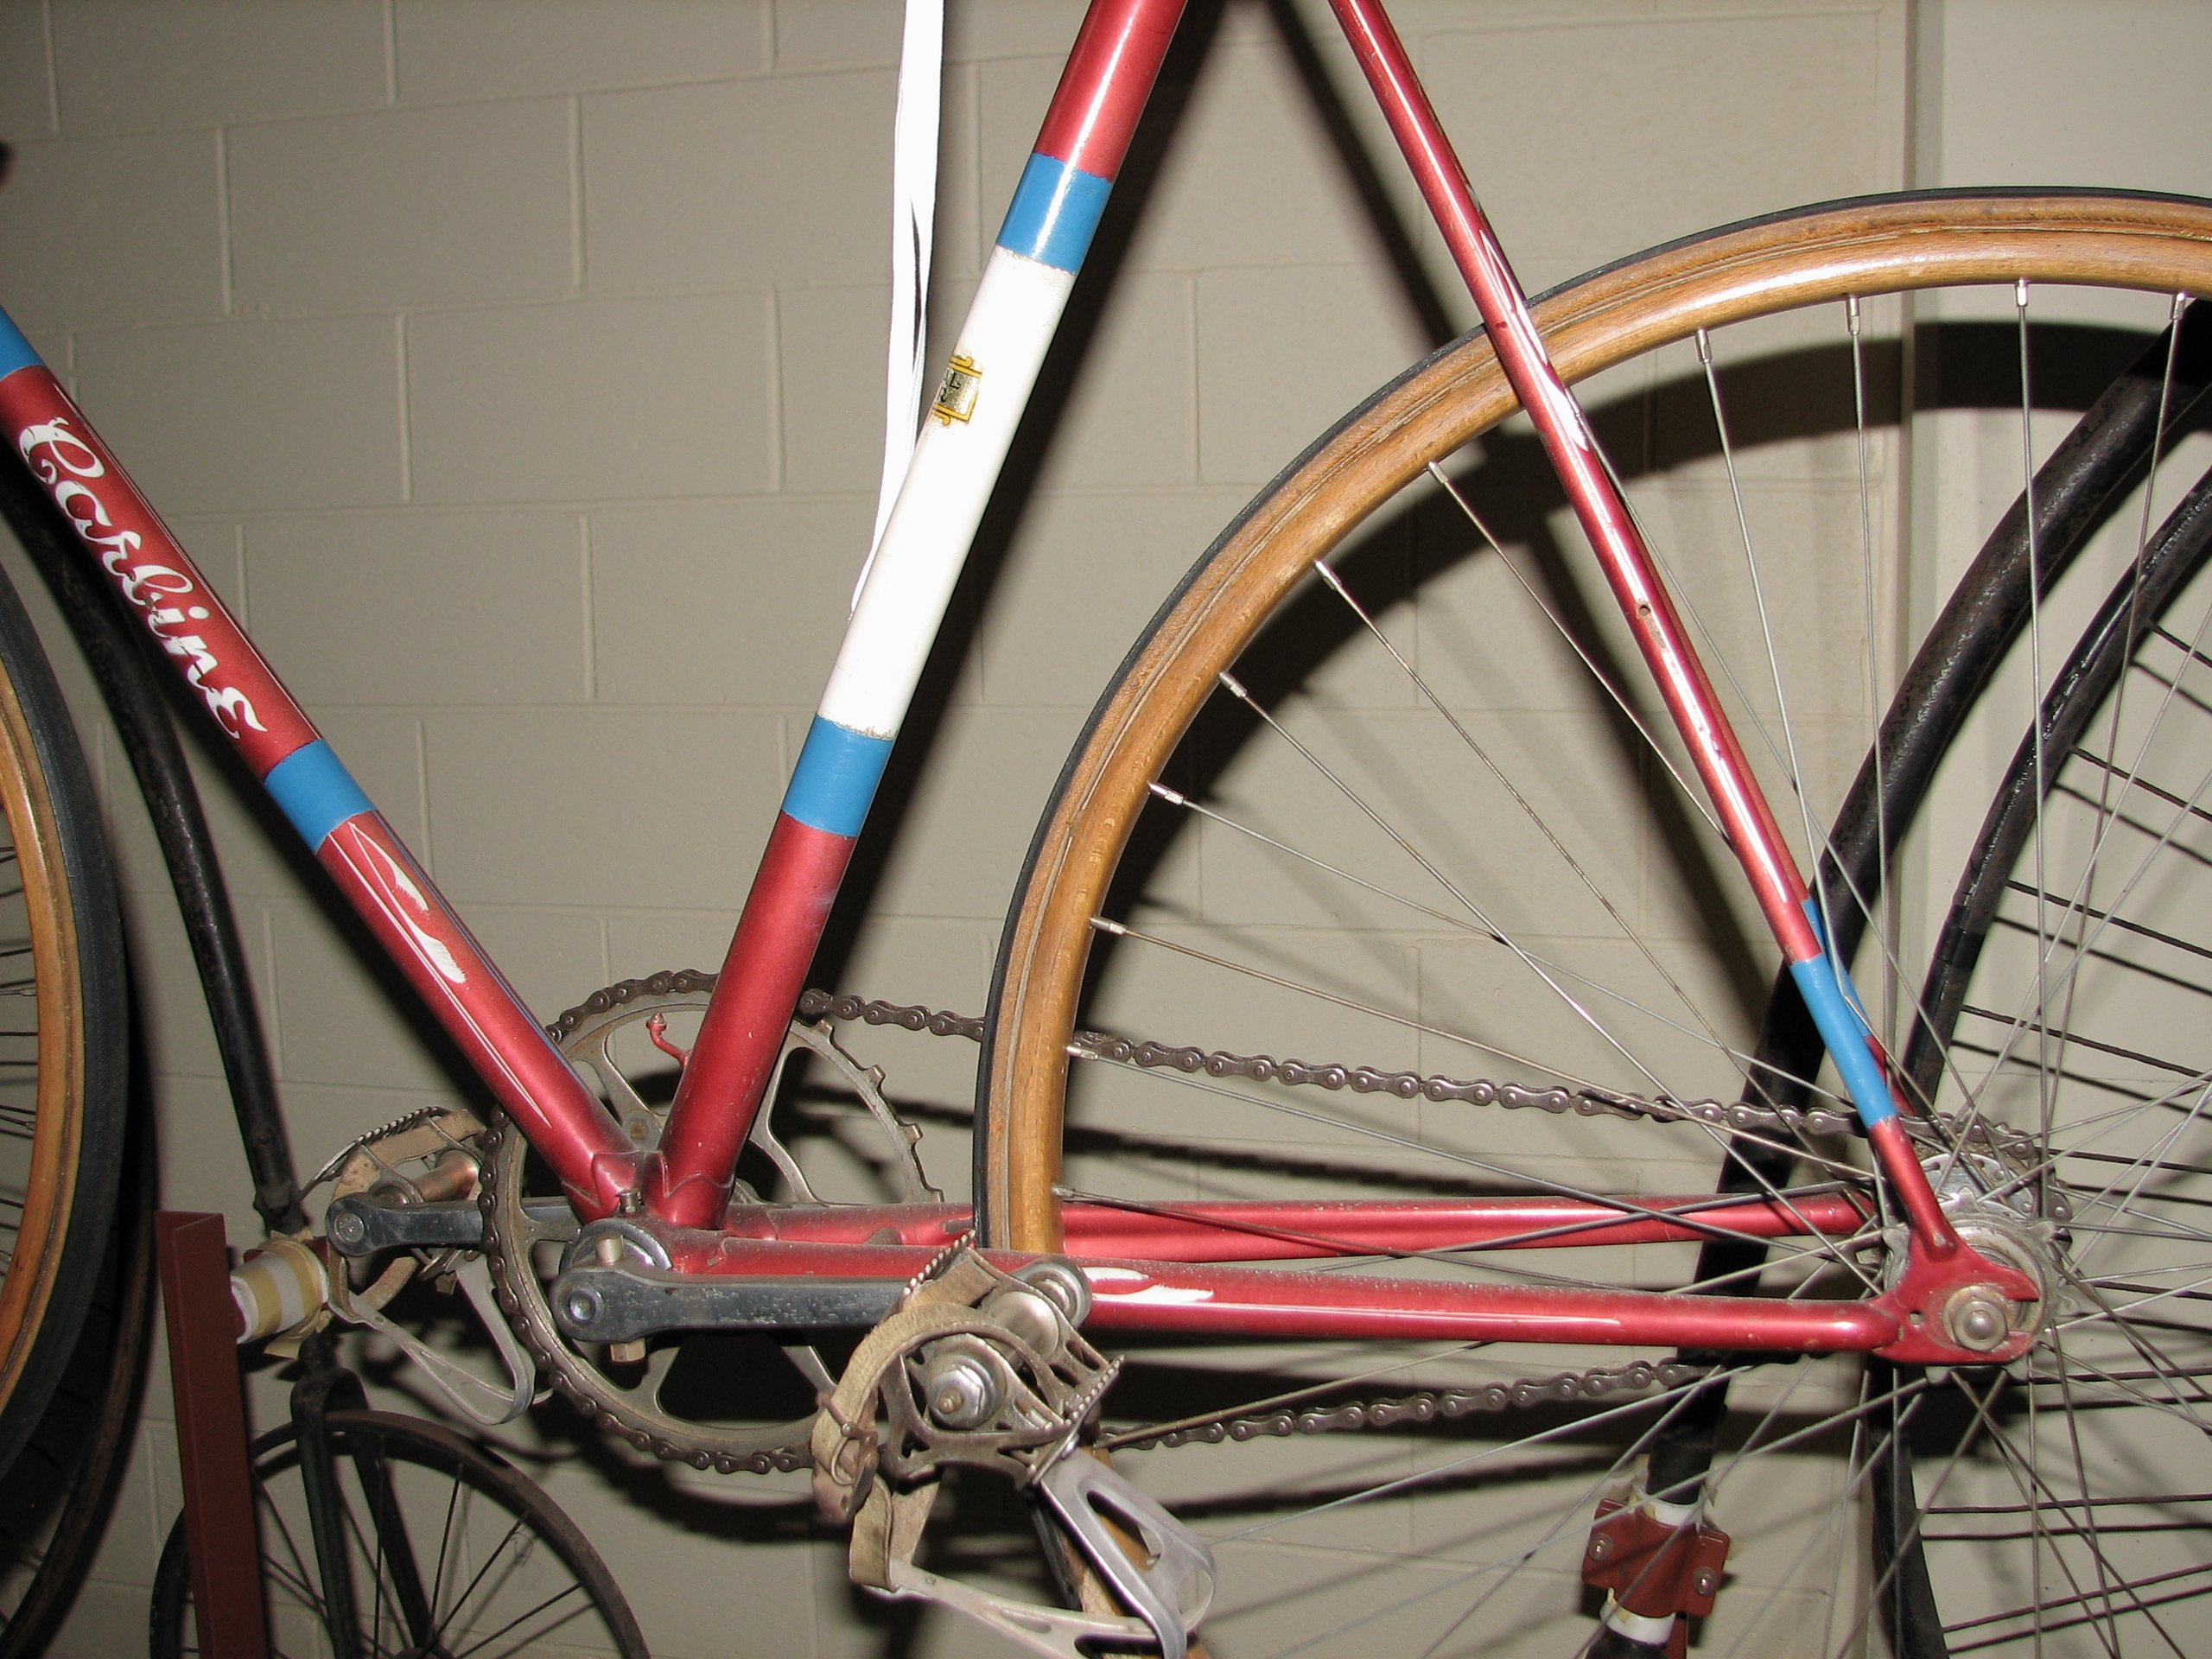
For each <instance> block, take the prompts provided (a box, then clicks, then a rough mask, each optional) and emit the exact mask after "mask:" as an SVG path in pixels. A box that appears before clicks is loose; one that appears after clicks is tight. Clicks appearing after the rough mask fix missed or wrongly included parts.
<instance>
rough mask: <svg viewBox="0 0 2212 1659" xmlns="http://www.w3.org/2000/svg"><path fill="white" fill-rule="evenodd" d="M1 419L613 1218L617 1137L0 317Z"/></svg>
mask: <svg viewBox="0 0 2212 1659" xmlns="http://www.w3.org/2000/svg"><path fill="white" fill-rule="evenodd" d="M0 422H4V430H5V432H6V435H7V441H8V444H9V447H10V448H11V449H13V450H14V451H15V453H16V454H17V456H18V457H20V459H21V460H22V463H23V465H24V466H26V467H29V469H30V472H31V475H32V476H33V477H34V478H35V479H36V480H38V482H39V484H40V486H41V487H42V488H43V489H44V490H45V491H46V493H48V495H50V496H51V497H52V498H53V499H54V505H56V506H57V507H59V508H60V511H61V514H62V516H63V517H64V518H67V520H68V521H69V524H70V526H71V528H72V529H73V530H74V531H76V533H77V537H78V539H79V541H80V542H82V543H83V544H84V546H85V548H86V551H87V552H89V553H90V554H91V555H92V556H93V557H94V558H95V559H97V560H98V561H99V566H100V569H101V570H102V571H103V572H104V573H105V575H106V576H107V578H108V580H109V582H111V584H112V585H113V586H114V587H115V588H116V589H117V591H118V592H119V593H121V594H122V595H123V597H124V599H125V600H127V601H129V602H130V607H131V608H132V610H133V611H134V612H135V613H137V617H138V620H140V621H141V622H142V623H143V624H144V625H145V627H146V631H147V632H149V633H150V634H151V635H152V636H153V637H154V639H155V640H156V643H157V644H159V645H160V646H161V648H162V654H163V655H164V656H165V657H166V658H168V662H169V664H170V665H171V666H172V667H173V668H175V671H177V673H178V675H179V677H181V678H182V679H183V681H184V683H185V685H186V687H187V688H188V690H189V691H190V692H191V694H192V696H194V699H196V700H197V701H198V702H200V704H201V705H203V706H204V707H205V708H206V709H207V713H208V715H209V717H210V718H211V719H212V720H213V721H214V724H215V726H216V728H217V729H218V730H219V731H220V732H221V733H222V734H223V735H224V737H225V738H226V739H228V740H229V741H230V744H231V746H232V747H233V748H235V749H236V750H237V751H238V754H239V757H240V758H241V759H242V760H245V763H246V765H247V766H250V767H251V768H252V771H253V775H254V776H255V777H256V778H257V779H260V780H261V783H262V785H263V787H264V788H265V789H267V790H268V791H269V793H270V797H271V798H273V799H274V800H275V801H276V803H277V805H278V806H279V807H280V808H282V809H283V813H284V816H285V817H287V818H288V819H289V820H290V822H291V823H292V825H293V827H294V828H295V829H297V830H298V831H299V832H300V836H301V838H302V840H304V841H305V842H307V845H308V849H309V850H310V851H311V852H312V853H313V854H314V855H315V861H316V862H317V863H319V864H321V866H322V868H324V869H325V870H327V872H329V874H330V876H331V879H332V880H334V881H335V882H336V883H337V884H338V889H339V891H340V893H343V894H344V895H345V898H346V902H347V903H348V904H350V905H351V906H353V909H354V910H355V911H356V912H359V915H360V917H361V919H362V920H363V921H364V922H365V923H366V924H367V925H368V927H369V929H370V931H372V933H374V934H375V936H376V938H377V941H378V944H381V945H382V946H383V947H384V949H385V952H386V953H387V954H388V955H389V956H390V957H391V959H392V961H393V962H394V963H397V965H398V967H399V969H400V970H401V971H402V972H403V973H404V974H405V975H406V976H407V979H408V981H409V982H410V984H412V985H413V986H414V988H415V989H416V991H417V992H418V993H420V994H421V995H422V998H423V1002H424V1003H425V1005H427V1006H428V1007H429V1010H430V1012H431V1013H432V1014H434V1015H435V1017H436V1019H437V1020H438V1023H439V1024H440V1025H441V1026H442V1027H444V1028H445V1030H446V1033H447V1034H448V1036H450V1037H451V1038H452V1039H454V1042H455V1043H456V1044H457V1045H458V1046H460V1048H461V1053H462V1055H463V1056H464V1057H465V1058H467V1061H468V1064H469V1065H471V1066H472V1067H473V1068H474V1070H475V1071H476V1073H477V1075H478V1076H479V1077H481V1078H482V1079H483V1080H484V1083H485V1084H486V1086H487V1087H488V1088H490V1089H491V1090H492V1092H493V1095H494V1096H497V1097H498V1099H499V1103H500V1104H501V1105H502V1106H504V1107H505V1109H507V1111H508V1112H509V1113H510V1114H511V1115H512V1116H513V1118H514V1120H515V1122H517V1123H518V1124H519V1125H520V1126H521V1128H522V1129H523V1132H524V1134H525V1135H528V1136H529V1137H530V1141H531V1144H532V1145H533V1146H535V1147H538V1148H539V1149H540V1150H541V1151H542V1152H543V1153H544V1154H545V1156H546V1158H547V1160H548V1161H549V1162H550V1163H551V1164H552V1166H553V1167H554V1169H555V1170H556V1172H557V1173H558V1174H559V1175H560V1178H561V1180H562V1182H563V1185H565V1186H566V1187H567V1188H568V1189H569V1194H570V1196H571V1197H572V1198H574V1199H575V1202H576V1204H577V1205H579V1207H580V1208H582V1209H583V1210H585V1211H588V1212H589V1213H591V1214H594V1215H603V1214H605V1213H606V1212H607V1211H610V1210H612V1209H613V1208H614V1207H615V1206H616V1204H617V1202H618V1201H619V1200H620V1197H621V1195H622V1194H623V1193H625V1192H631V1191H634V1190H635V1187H636V1185H637V1179H636V1174H635V1154H634V1153H633V1152H632V1149H631V1147H630V1145H629V1142H628V1141H627V1139H626V1137H625V1136H624V1135H622V1133H621V1131H620V1129H619V1128H617V1127H616V1126H615V1124H614V1122H613V1119H612V1118H610V1117H609V1116H607V1113H606V1112H605V1111H604V1110H603V1109H601V1106H600V1103H599V1102H598V1100H597V1099H596V1098H595V1097H594V1096H593V1095H592V1094H591V1093H590V1091H589V1090H587V1089H586V1088H585V1087H584V1085H583V1084H582V1083H581V1082H580V1081H579V1080H578V1079H577V1077H576V1075H575V1072H573V1071H570V1070H569V1066H568V1063H567V1062H566V1061H564V1060H563V1059H562V1058H561V1057H560V1055H559V1054H558V1053H557V1052H556V1051H555V1050H554V1047H553V1046H552V1044H551V1043H550V1042H548V1041H547V1040H546V1037H545V1033H544V1032H543V1030H541V1029H540V1028H539V1027H538V1024H537V1019H536V1017H535V1016H533V1015H532V1014H531V1012H530V1010H529V1009H528V1008H526V1007H524V1006H523V1003H522V1000H521V999H520V998H519V997H518V996H517V995H515V993H514V991H513V989H512V988H511V987H510V986H509V985H508V984H507V982H506V981H505V978H503V977H502V976H500V974H499V970H498V969H496V968H494V967H493V965H492V963H491V962H490V961H489V960H488V959H487V958H486V957H485V955H484V953H483V951H482V950H480V948H479V947H478V945H477V944H476V941H475V940H474V938H471V937H470V936H469V932H468V930H467V928H466V927H465V926H463V925H462V924H461V918H459V917H458V916H456V915H454V912H453V909H452V907H451V906H449V905H448V904H447V903H446V901H445V899H443V898H442V896H441V895H440V893H438V890H437V888H436V887H434V886H433V885H432V884H431V881H430V878H429V875H427V874H425V873H424V872H423V868H422V867H421V866H420V865H419V864H417V863H416V861H415V859H414V857H413V855H410V853H409V852H408V850H407V849H406V847H405V846H404V844H402V842H400V839H399V837H398V836H397V835H395V834H394V833H393V832H392V829H391V825H390V824H389V823H385V818H384V815H383V814H382V813H380V812H378V810H376V808H375V806H374V804H372V803H371V801H370V800H369V798H368V797H367V796H366V795H365V794H364V793H363V792H362V791H361V787H360V785H358V784H357V783H355V782H354V781H353V776H352V775H351V774H350V773H349V772H347V771H346V768H345V766H344V765H343V764H342V763H341V762H340V760H339V759H338V757H337V755H335V754H334V753H332V751H331V747H330V745H329V744H327V743H326V742H324V741H323V740H322V737H321V734H320V733H318V732H317V731H316V730H315V726H314V723H313V722H312V721H309V720H308V717H307V715H306V714H305V713H304V712H302V709H301V708H300V706H299V704H298V703H297V702H294V701H293V699H292V697H291V695H290V694H289V692H287V691H286V690H284V687H283V684H282V683H280V682H279V681H278V680H277V676H276V674H275V673H274V672H273V671H271V670H270V667H269V664H267V663H266V662H264V661H263V660H262V658H261V654H260V653H259V652H257V651H256V650H255V649H254V648H253V646H252V645H251V643H249V642H248V640H247V639H246V637H245V632H244V631H243V630H242V629H240V628H239V626H238V622H237V620H235V619H234V618H233V617H232V615H231V613H230V612H229V611H228V610H227V609H226V608H225V607H224V605H223V602H222V601H220V600H219V599H218V598H217V597H216V596H215V594H214V591H213V588H210V587H209V586H208V585H207V578H206V577H205V576H203V575H201V574H200V569H199V568H198V567H197V566H196V565H194V563H193V562H192V560H191V558H190V557H189V556H188V555H187V554H186V552H185V550H184V549H183V548H182V547H181V546H180V545H179V544H178V543H177V541H176V538H175V537H174V536H172V535H171V534H170V533H169V531H168V526H167V525H165V524H162V521H161V518H159V516H158V515H156V512H154V510H153V508H152V507H151V506H150V505H148V503H147V501H146V499H145V497H144V496H143V495H142V494H140V493H139V492H138V489H137V486H136V485H134V484H133V483H132V482H131V481H130V478H129V476H128V475H127V474H125V473H124V470H123V467H122V465H121V463H119V462H118V461H117V460H116V458H115V456H114V455H113V454H112V453H111V452H110V451H109V449H108V448H107V446H106V445H105V443H104V442H102V441H101V440H100V438H99V435H98V434H97V433H95V432H94V431H93V430H92V424H91V423H90V422H88V421H86V418H85V416H84V414H83V412H82V411H81V410H79V409H78V407H77V406H76V404H74V403H73V401H71V399H70V397H69V395H68V393H67V392H66V391H63V390H62V389H61V386H60V383H59V382H58V381H56V380H55V379H54V376H53V375H52V374H51V373H50V372H48V370H47V367H46V365H44V364H43V363H41V362H40V361H39V359H38V356H37V353H35V352H34V351H32V349H31V347H30V346H29V342H27V341H26V340H24V339H23V337H22V334H20V333H19V332H18V331H17V330H16V326H15V325H14V324H13V323H12V322H10V321H9V320H8V318H7V316H6V315H5V314H4V313H0Z"/></svg>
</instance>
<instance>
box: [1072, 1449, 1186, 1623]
mask: <svg viewBox="0 0 2212 1659" xmlns="http://www.w3.org/2000/svg"><path fill="white" fill-rule="evenodd" d="M1037 1490H1038V1491H1039V1493H1041V1494H1042V1495H1043V1497H1044V1499H1045V1501H1046V1503H1048V1504H1050V1505H1051V1506H1052V1513H1053V1514H1055V1515H1057V1516H1058V1517H1059V1519H1060V1524H1061V1525H1062V1526H1064V1527H1065V1528H1066V1529H1067V1531H1068V1535H1069V1536H1070V1537H1071V1538H1073V1539H1074V1540H1075V1541H1076V1545H1077V1548H1080V1549H1081V1550H1082V1551H1083V1553H1084V1557H1085V1558H1086V1559H1087V1560H1089V1561H1090V1565H1091V1566H1092V1567H1093V1568H1095V1569H1096V1572H1097V1573H1098V1575H1099V1576H1100V1577H1101V1578H1103V1579H1104V1580H1106V1582H1107V1583H1108V1585H1109V1586H1112V1588H1113V1591H1114V1593H1115V1594H1116V1595H1117V1596H1119V1597H1120V1598H1121V1599H1122V1605H1125V1606H1128V1607H1130V1608H1134V1609H1135V1611H1136V1613H1137V1615H1138V1616H1139V1617H1140V1618H1142V1619H1143V1620H1144V1622H1145V1623H1146V1624H1147V1625H1149V1626H1150V1627H1151V1629H1152V1633H1153V1635H1154V1637H1155V1638H1156V1639H1157V1640H1158V1641H1159V1643H1160V1653H1161V1655H1162V1656H1163V1659H1183V1655H1184V1653H1185V1650H1186V1649H1188V1647H1189V1645H1190V1639H1191V1637H1192V1635H1193V1634H1194V1633H1195V1632H1196V1631H1197V1630H1198V1622H1199V1620H1201V1619H1203V1618H1205V1616H1206V1609H1207V1608H1209V1607H1211V1605H1213V1589H1214V1568H1213V1552H1212V1551H1211V1550H1210V1549H1208V1548H1206V1546H1205V1541H1204V1540H1202V1539H1201V1538H1199V1536H1198V1535H1197V1534H1196V1533H1194V1532H1192V1530H1191V1529H1189V1528H1188V1527H1186V1526H1185V1525H1184V1524H1183V1523H1182V1522H1180V1521H1178V1520H1177V1519H1176V1518H1175V1517H1174V1516H1172V1515H1170V1514H1169V1513H1168V1512H1167V1510H1166V1509H1165V1508H1164V1507H1163V1506H1162V1505H1161V1504H1160V1503H1159V1501H1158V1500H1156V1499H1154V1498H1152V1497H1147V1496H1146V1495H1145V1494H1144V1493H1143V1492H1141V1491H1138V1490H1137V1489H1136V1488H1135V1486H1133V1485H1131V1484H1129V1483H1128V1481H1127V1480H1125V1479H1123V1478H1122V1477H1121V1476H1120V1475H1118V1474H1116V1472H1115V1471H1113V1470H1112V1469H1111V1468H1109V1467H1108V1466H1107V1465H1105V1464H1103V1463H1102V1462H1100V1461H1099V1460H1098V1459H1096V1458H1094V1457H1090V1456H1087V1455H1085V1454H1084V1453H1082V1452H1077V1451H1075V1450H1074V1449H1073V1448H1072V1447H1071V1448H1070V1450H1069V1452H1068V1455H1066V1456H1065V1457H1063V1458H1062V1459H1060V1460H1059V1461H1058V1463H1056V1464H1054V1465H1052V1467H1051V1468H1049V1469H1047V1470H1046V1471H1045V1472H1044V1474H1043V1476H1042V1477H1040V1478H1039V1480H1038V1482H1037ZM1129 1541H1135V1543H1137V1544H1138V1545H1139V1546H1141V1548H1142V1549H1143V1550H1144V1553H1145V1557H1146V1559H1145V1560H1137V1559H1136V1557H1135V1555H1133V1554H1131V1553H1130V1551H1129V1548H1128V1543H1129Z"/></svg>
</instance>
